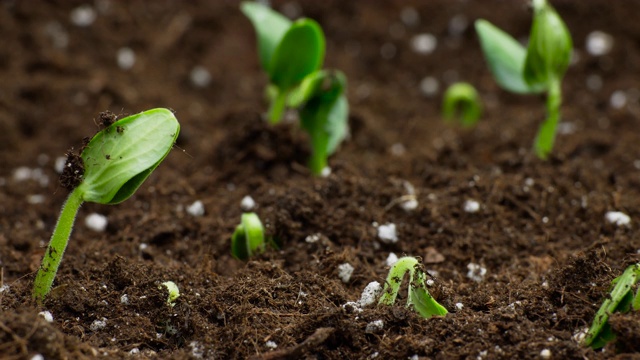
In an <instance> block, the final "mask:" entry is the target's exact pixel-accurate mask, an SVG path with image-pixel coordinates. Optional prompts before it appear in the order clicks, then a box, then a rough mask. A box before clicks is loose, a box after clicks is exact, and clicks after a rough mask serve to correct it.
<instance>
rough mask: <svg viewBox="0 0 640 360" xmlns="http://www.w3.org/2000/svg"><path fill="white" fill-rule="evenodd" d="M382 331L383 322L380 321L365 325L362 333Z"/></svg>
mask: <svg viewBox="0 0 640 360" xmlns="http://www.w3.org/2000/svg"><path fill="white" fill-rule="evenodd" d="M382 329H384V321H382V320H374V321H372V322H370V323H368V324H367V327H366V328H365V329H364V332H366V333H367V334H372V333H375V332H378V331H380V330H382Z"/></svg>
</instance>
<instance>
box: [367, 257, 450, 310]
mask: <svg viewBox="0 0 640 360" xmlns="http://www.w3.org/2000/svg"><path fill="white" fill-rule="evenodd" d="M407 272H409V285H408V289H407V290H408V296H407V307H409V306H413V309H414V310H415V311H416V312H417V313H418V314H420V316H422V317H424V318H426V319H428V318H430V317H432V316H445V315H447V313H448V311H447V309H445V307H444V306H442V305H440V304H439V303H438V302H437V301H436V300H435V299H434V298H433V296H431V294H429V290H427V284H426V274H425V272H424V270H422V266H421V264H420V262H419V261H418V260H417V259H416V258H414V257H412V256H406V257H403V258H400V259H398V261H397V262H396V263H395V264H394V265H393V266H392V267H391V269H389V275H387V281H386V283H385V285H384V289H383V290H382V296H380V300H379V301H378V305H380V304H384V305H393V303H394V302H395V301H396V297H397V296H398V291H399V290H400V284H402V279H403V278H404V275H405V274H406V273H407Z"/></svg>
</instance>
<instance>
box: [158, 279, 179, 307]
mask: <svg viewBox="0 0 640 360" xmlns="http://www.w3.org/2000/svg"><path fill="white" fill-rule="evenodd" d="M162 286H164V287H165V288H167V291H168V292H169V296H168V297H167V305H169V306H171V307H174V306H175V305H176V299H177V298H178V297H180V289H178V285H176V283H174V282H173V281H165V282H163V283H162ZM162 286H161V287H160V288H162Z"/></svg>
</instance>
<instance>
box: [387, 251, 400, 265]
mask: <svg viewBox="0 0 640 360" xmlns="http://www.w3.org/2000/svg"><path fill="white" fill-rule="evenodd" d="M385 262H386V263H387V266H393V265H394V264H395V263H397V262H398V255H396V254H395V253H389V256H387V260H386V261H385Z"/></svg>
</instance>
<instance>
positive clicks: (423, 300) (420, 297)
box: [409, 285, 449, 319]
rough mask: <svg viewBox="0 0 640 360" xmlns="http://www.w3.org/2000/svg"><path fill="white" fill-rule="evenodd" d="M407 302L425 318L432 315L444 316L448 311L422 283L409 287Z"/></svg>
mask: <svg viewBox="0 0 640 360" xmlns="http://www.w3.org/2000/svg"><path fill="white" fill-rule="evenodd" d="M409 302H410V303H411V305H413V309H414V310H415V311H416V312H417V313H418V314H420V316H422V317H423V318H425V319H428V318H430V317H432V316H445V315H447V314H448V313H449V312H448V311H447V309H446V308H445V307H444V306H442V305H440V304H439V303H438V302H437V301H436V300H435V299H434V298H433V296H431V294H429V292H428V291H427V290H426V288H425V287H424V285H423V286H420V287H415V286H414V287H412V288H411V291H409Z"/></svg>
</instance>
